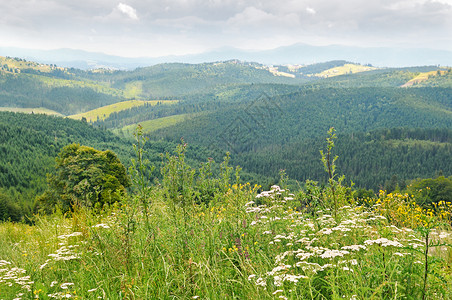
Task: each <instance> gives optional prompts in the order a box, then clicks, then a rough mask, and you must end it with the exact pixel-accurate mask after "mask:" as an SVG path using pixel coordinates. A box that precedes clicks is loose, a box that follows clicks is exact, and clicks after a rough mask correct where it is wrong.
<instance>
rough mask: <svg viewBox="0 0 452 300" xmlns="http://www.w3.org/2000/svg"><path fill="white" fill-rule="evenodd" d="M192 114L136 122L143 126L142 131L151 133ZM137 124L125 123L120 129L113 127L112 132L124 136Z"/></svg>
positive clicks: (130, 133) (129, 133)
mask: <svg viewBox="0 0 452 300" xmlns="http://www.w3.org/2000/svg"><path fill="white" fill-rule="evenodd" d="M194 115H195V114H181V115H174V116H169V117H163V118H158V119H154V120H148V121H143V122H140V123H138V124H140V125H141V126H142V127H143V132H144V133H151V132H153V131H156V130H159V129H162V128H166V127H169V126H172V125H176V124H177V123H180V122H183V121H185V120H187V119H188V118H191V117H193V116H194ZM138 124H132V125H127V126H124V127H123V128H120V129H114V130H113V132H114V133H115V134H123V135H124V136H132V135H133V132H134V131H135V128H136V127H137V125H138Z"/></svg>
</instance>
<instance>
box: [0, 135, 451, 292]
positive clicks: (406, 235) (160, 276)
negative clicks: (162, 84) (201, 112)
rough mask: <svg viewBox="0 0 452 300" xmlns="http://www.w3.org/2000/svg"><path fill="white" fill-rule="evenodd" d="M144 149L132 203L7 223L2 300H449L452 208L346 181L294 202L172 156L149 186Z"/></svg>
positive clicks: (329, 164)
mask: <svg viewBox="0 0 452 300" xmlns="http://www.w3.org/2000/svg"><path fill="white" fill-rule="evenodd" d="M140 145H142V143H141V142H139V143H137V146H136V147H135V148H134V149H135V151H136V153H137V159H136V160H135V161H134V162H133V167H132V168H131V170H130V176H131V178H132V182H133V188H132V189H131V190H130V191H129V194H128V196H125V197H123V198H122V199H121V201H120V202H116V203H114V204H111V205H105V206H104V207H103V208H102V207H98V206H95V207H94V208H90V207H81V206H77V205H74V207H73V210H71V211H68V212H66V213H63V212H61V210H60V209H59V207H58V206H56V207H55V210H54V213H53V214H52V215H46V216H44V215H36V216H35V217H34V218H33V220H32V222H33V225H27V224H24V223H11V222H4V223H2V224H0V245H1V247H0V299H63V298H73V299H451V298H452V270H451V266H452V249H451V244H452V228H451V221H452V220H451V212H452V203H450V202H444V201H440V202H438V203H436V204H435V205H434V206H432V207H431V208H425V207H422V206H419V205H418V204H416V199H415V198H414V196H413V195H410V194H406V193H398V192H395V193H386V192H384V191H380V192H379V193H378V195H377V196H376V198H354V197H353V196H352V193H351V190H350V188H349V187H346V186H344V185H343V184H342V182H343V177H340V178H338V177H336V176H334V160H332V161H328V157H329V154H330V150H331V149H332V146H334V144H331V143H330V144H329V148H327V153H326V155H324V156H323V162H324V163H325V166H326V169H327V170H329V171H331V172H330V174H331V176H330V180H329V182H328V184H327V185H326V186H321V185H319V184H317V183H316V182H313V181H307V182H306V184H305V185H304V187H303V188H302V189H300V190H299V191H289V190H288V189H287V186H286V183H287V177H286V176H285V174H284V172H282V173H281V179H280V182H279V185H273V186H271V188H270V189H269V190H265V189H263V188H262V187H260V186H258V185H251V184H249V183H241V180H240V168H239V167H236V168H235V169H234V168H232V167H230V166H229V165H228V162H229V156H226V157H225V159H224V161H223V162H222V163H221V164H220V165H219V167H218V169H219V172H218V173H217V175H213V171H212V170H213V162H212V161H210V160H209V161H208V162H207V163H205V164H203V165H202V166H201V167H200V168H199V169H194V168H192V167H190V166H188V165H187V163H186V162H185V150H186V145H185V144H181V145H179V146H178V148H177V150H176V153H175V154H168V153H167V154H166V155H165V156H163V158H162V159H163V167H162V169H161V173H162V176H163V178H162V179H161V180H160V181H159V182H158V183H157V184H154V185H149V184H147V180H146V174H148V170H149V168H150V166H149V165H148V164H147V163H146V161H145V160H142V159H141V157H142V154H143V152H142V148H141V146H140Z"/></svg>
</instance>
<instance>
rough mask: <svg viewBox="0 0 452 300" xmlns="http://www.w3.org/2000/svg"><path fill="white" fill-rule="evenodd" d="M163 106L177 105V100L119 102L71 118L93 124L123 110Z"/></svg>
mask: <svg viewBox="0 0 452 300" xmlns="http://www.w3.org/2000/svg"><path fill="white" fill-rule="evenodd" d="M158 103H161V104H174V103H177V101H176V100H128V101H122V102H117V103H114V104H110V105H106V106H102V107H99V108H96V109H93V110H90V111H87V112H84V113H80V114H76V115H71V116H69V118H71V119H75V120H81V119H82V118H86V120H87V121H88V122H93V121H96V120H104V119H106V118H107V117H108V116H110V115H111V114H112V113H114V112H119V111H121V110H126V109H129V108H132V107H137V106H143V105H151V106H153V105H157V104H158Z"/></svg>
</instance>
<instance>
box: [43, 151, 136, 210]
mask: <svg viewBox="0 0 452 300" xmlns="http://www.w3.org/2000/svg"><path fill="white" fill-rule="evenodd" d="M56 163H57V164H56V174H55V175H50V176H49V177H48V185H49V190H50V191H49V192H47V193H46V194H45V195H44V196H42V197H40V198H39V199H38V203H37V206H38V208H42V209H46V210H49V209H50V210H51V209H52V208H53V207H54V206H55V205H56V204H59V205H60V207H61V208H62V209H63V211H67V210H69V209H71V208H72V207H73V206H78V207H79V206H87V207H94V206H96V207H103V206H104V205H105V204H107V205H111V204H113V203H115V202H117V201H119V200H120V199H121V197H123V196H124V195H125V192H126V191H125V188H126V187H128V186H129V185H130V182H129V178H128V176H127V173H126V169H125V167H124V165H123V164H122V163H121V162H120V161H119V159H118V158H117V156H116V155H115V154H114V153H113V152H112V151H110V150H107V151H98V150H95V149H93V148H91V147H87V146H80V145H79V144H71V145H68V146H66V147H64V148H63V149H62V150H61V152H60V154H59V155H58V157H57V158H56ZM50 195H51V196H50ZM55 200H56V201H55Z"/></svg>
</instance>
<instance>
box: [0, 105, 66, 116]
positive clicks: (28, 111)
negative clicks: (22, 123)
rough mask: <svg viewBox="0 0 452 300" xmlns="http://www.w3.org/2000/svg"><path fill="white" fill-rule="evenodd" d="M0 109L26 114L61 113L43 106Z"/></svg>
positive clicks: (56, 114) (0, 108)
mask: <svg viewBox="0 0 452 300" xmlns="http://www.w3.org/2000/svg"><path fill="white" fill-rule="evenodd" d="M0 111H11V112H20V113H26V114H44V115H51V116H59V117H62V116H63V115H62V114H60V113H59V112H56V111H54V110H51V109H48V108H44V107H36V108H22V107H0Z"/></svg>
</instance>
